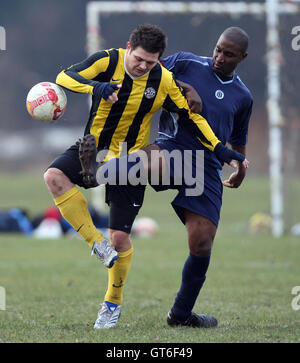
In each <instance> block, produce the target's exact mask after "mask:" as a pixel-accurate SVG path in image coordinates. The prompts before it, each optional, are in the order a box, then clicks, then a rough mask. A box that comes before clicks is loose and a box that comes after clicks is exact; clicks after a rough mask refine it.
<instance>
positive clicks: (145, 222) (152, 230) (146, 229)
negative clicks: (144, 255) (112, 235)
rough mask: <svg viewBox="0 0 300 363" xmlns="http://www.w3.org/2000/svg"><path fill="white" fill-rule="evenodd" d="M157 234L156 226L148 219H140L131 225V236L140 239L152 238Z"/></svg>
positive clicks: (153, 221)
mask: <svg viewBox="0 0 300 363" xmlns="http://www.w3.org/2000/svg"><path fill="white" fill-rule="evenodd" d="M157 232H158V224H157V223H156V222H155V220H154V219H152V218H150V217H141V218H137V220H136V221H135V222H134V223H133V226H132V234H133V235H134V236H137V237H141V238H149V237H153V236H155V235H156V234H157Z"/></svg>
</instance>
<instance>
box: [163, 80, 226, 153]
mask: <svg viewBox="0 0 300 363" xmlns="http://www.w3.org/2000/svg"><path fill="white" fill-rule="evenodd" d="M163 109H164V110H166V111H168V112H174V113H177V114H178V116H179V121H178V122H180V123H184V126H185V127H187V128H188V129H189V130H190V131H191V132H192V133H193V135H195V137H197V138H198V139H199V141H200V142H201V143H202V144H203V145H204V146H206V147H207V148H208V149H209V150H211V151H213V150H214V148H215V147H216V145H217V144H218V143H220V140H219V139H218V138H217V137H216V135H215V134H214V132H213V131H212V129H211V127H210V126H209V124H208V122H207V120H206V119H205V118H204V117H202V116H201V115H199V114H196V113H193V112H191V111H190V108H189V106H188V103H187V100H186V98H185V97H184V96H183V94H182V93H181V91H180V89H179V87H178V86H177V84H176V82H175V80H174V79H172V84H171V86H170V87H169V92H168V95H167V97H166V99H165V101H164V104H163Z"/></svg>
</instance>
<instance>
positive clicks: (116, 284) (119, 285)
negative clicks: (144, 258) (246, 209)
mask: <svg viewBox="0 0 300 363" xmlns="http://www.w3.org/2000/svg"><path fill="white" fill-rule="evenodd" d="M132 256H133V246H132V247H131V248H130V249H129V250H127V251H125V252H119V258H118V259H117V261H116V262H115V264H114V265H113V267H112V268H110V269H109V270H108V289H107V292H106V294H105V297H104V300H105V301H109V302H112V303H115V304H118V305H121V304H122V300H123V289H124V284H125V281H126V278H127V275H128V272H129V270H130V265H131V260H132Z"/></svg>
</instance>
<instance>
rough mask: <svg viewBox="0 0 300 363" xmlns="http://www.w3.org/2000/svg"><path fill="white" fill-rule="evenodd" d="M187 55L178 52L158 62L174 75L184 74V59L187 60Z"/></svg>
mask: <svg viewBox="0 0 300 363" xmlns="http://www.w3.org/2000/svg"><path fill="white" fill-rule="evenodd" d="M188 55H189V53H186V52H178V53H175V54H173V55H170V56H168V57H166V58H162V59H161V60H160V62H161V64H162V65H163V66H164V67H165V68H167V70H169V71H171V72H172V73H174V74H176V75H177V74H180V73H184V68H185V67H186V62H184V60H185V59H187V58H188Z"/></svg>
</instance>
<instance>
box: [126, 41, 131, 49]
mask: <svg viewBox="0 0 300 363" xmlns="http://www.w3.org/2000/svg"><path fill="white" fill-rule="evenodd" d="M126 49H127V50H128V51H130V49H131V46H130V42H129V41H128V42H127V43H126Z"/></svg>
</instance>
